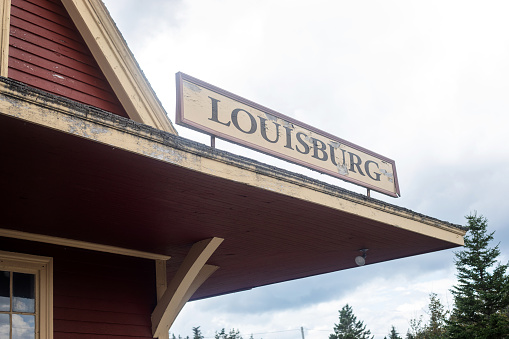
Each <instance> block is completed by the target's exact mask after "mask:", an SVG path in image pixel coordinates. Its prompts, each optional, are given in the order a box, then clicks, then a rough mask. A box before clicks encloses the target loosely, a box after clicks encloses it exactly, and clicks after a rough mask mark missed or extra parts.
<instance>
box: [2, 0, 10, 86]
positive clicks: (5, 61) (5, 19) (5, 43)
mask: <svg viewBox="0 0 509 339" xmlns="http://www.w3.org/2000/svg"><path fill="white" fill-rule="evenodd" d="M0 1H1V4H0V20H2V22H1V24H2V32H1V35H0V76H3V77H7V74H8V71H9V36H10V27H11V0H0Z"/></svg>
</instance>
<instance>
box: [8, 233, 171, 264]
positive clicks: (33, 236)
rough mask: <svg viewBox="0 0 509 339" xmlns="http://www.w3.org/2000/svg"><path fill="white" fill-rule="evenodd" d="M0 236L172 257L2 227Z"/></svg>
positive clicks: (113, 251)
mask: <svg viewBox="0 0 509 339" xmlns="http://www.w3.org/2000/svg"><path fill="white" fill-rule="evenodd" d="M0 236H1V237H7V238H15V239H22V240H28V241H36V242H42V243H46V244H53V245H60V246H67V247H75V248H81V249H85V250H91V251H97V252H106V253H113V254H119V255H125V256H130V257H137V258H144V259H154V260H169V259H170V257H169V256H167V255H162V254H156V253H149V252H143V251H136V250H131V249H128V248H122V247H115V246H108V245H102V244H95V243H91V242H86V241H80V240H73V239H66V238H59V237H52V236H49V235H42V234H35V233H27V232H21V231H13V230H8V229H4V228H0Z"/></svg>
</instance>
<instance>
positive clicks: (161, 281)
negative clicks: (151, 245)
mask: <svg viewBox="0 0 509 339" xmlns="http://www.w3.org/2000/svg"><path fill="white" fill-rule="evenodd" d="M167 284H168V278H167V277H166V260H160V259H158V260H156V292H157V301H159V300H161V298H162V297H163V294H164V292H166V288H167V287H168V286H167Z"/></svg>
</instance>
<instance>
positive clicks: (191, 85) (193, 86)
mask: <svg viewBox="0 0 509 339" xmlns="http://www.w3.org/2000/svg"><path fill="white" fill-rule="evenodd" d="M183 83H184V86H186V87H187V88H189V89H190V90H191V91H193V92H201V88H200V87H198V86H196V85H195V84H192V83H190V82H187V81H184V82H183Z"/></svg>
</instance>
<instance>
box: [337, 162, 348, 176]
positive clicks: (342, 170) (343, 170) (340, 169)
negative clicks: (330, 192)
mask: <svg viewBox="0 0 509 339" xmlns="http://www.w3.org/2000/svg"><path fill="white" fill-rule="evenodd" d="M337 168H338V173H339V174H341V175H348V166H347V164H338V165H337Z"/></svg>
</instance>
